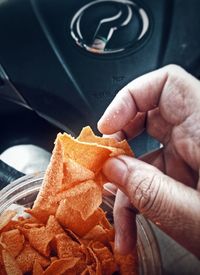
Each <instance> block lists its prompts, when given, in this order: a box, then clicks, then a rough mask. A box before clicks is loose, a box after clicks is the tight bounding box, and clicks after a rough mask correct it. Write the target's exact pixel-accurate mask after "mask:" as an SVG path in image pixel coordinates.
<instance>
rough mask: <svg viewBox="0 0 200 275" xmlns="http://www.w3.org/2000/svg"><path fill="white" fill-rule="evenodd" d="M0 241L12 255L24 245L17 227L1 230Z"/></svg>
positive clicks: (15, 255)
mask: <svg viewBox="0 0 200 275" xmlns="http://www.w3.org/2000/svg"><path fill="white" fill-rule="evenodd" d="M0 242H1V243H3V244H4V245H5V247H6V249H7V251H8V252H9V253H10V255H11V256H12V257H14V258H15V257H17V256H18V255H19V253H20V252H21V250H22V249H23V246H24V236H23V235H22V234H21V233H20V231H19V230H18V229H13V230H10V231H7V232H3V233H2V234H1V237H0Z"/></svg>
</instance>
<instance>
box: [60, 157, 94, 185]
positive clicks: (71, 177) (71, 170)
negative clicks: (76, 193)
mask: <svg viewBox="0 0 200 275" xmlns="http://www.w3.org/2000/svg"><path fill="white" fill-rule="evenodd" d="M63 172H64V176H63V189H65V190H66V189H69V188H70V187H72V186H73V185H75V184H77V183H80V182H83V181H86V180H91V179H94V173H93V172H92V171H91V170H89V169H87V168H85V167H84V166H82V165H80V164H79V163H78V162H76V161H74V160H72V159H70V158H66V159H65V162H64V167H63Z"/></svg>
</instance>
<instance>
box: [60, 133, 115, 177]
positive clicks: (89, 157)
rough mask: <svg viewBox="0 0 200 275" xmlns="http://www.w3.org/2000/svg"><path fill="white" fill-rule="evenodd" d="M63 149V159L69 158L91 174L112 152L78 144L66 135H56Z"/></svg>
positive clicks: (102, 148)
mask: <svg viewBox="0 0 200 275" xmlns="http://www.w3.org/2000/svg"><path fill="white" fill-rule="evenodd" d="M57 138H58V140H60V141H61V143H62V144H63V148H64V159H68V158H71V159H73V160H74V161H76V162H77V163H79V164H81V165H82V166H84V167H86V168H87V169H89V170H91V171H92V172H94V173H96V172H98V171H99V170H100V169H101V167H102V165H103V163H104V162H105V160H106V159H108V157H109V156H110V154H111V152H112V150H110V149H109V148H106V147H103V146H99V145H98V144H94V143H91V144H89V143H86V142H79V141H78V140H76V139H74V138H73V137H71V136H69V135H67V134H65V133H64V134H58V137H57Z"/></svg>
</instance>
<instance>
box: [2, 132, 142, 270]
mask: <svg viewBox="0 0 200 275" xmlns="http://www.w3.org/2000/svg"><path fill="white" fill-rule="evenodd" d="M119 154H126V155H129V156H133V153H132V151H131V149H130V147H129V145H128V143H127V142H126V141H121V142H118V141H116V140H115V139H113V138H102V137H97V136H95V135H94V133H93V132H92V130H91V128H90V127H85V128H83V130H82V131H81V133H80V135H79V137H78V138H77V139H75V138H73V137H71V136H70V135H68V134H66V133H64V134H58V136H57V139H56V141H55V147H54V150H53V154H52V157H51V160H50V163H49V166H48V168H47V171H46V173H45V176H44V180H43V183H42V186H41V189H40V191H39V193H38V196H37V198H36V200H35V202H34V205H33V207H32V209H26V212H27V213H29V214H30V215H31V216H30V217H28V218H24V217H19V218H18V219H17V220H16V219H15V221H13V220H12V218H13V217H14V216H15V214H16V213H15V212H14V211H7V212H5V213H3V214H2V215H1V216H0V275H7V274H8V275H18V274H20V275H22V274H23V275H26V274H30V275H31V274H32V275H49V274H58V275H59V274H60V275H61V274H72V275H75V274H81V275H86V274H87V275H88V274H89V275H93V274H94V275H102V274H106V275H111V274H113V273H114V272H120V274H136V273H137V272H136V271H137V269H136V268H135V266H136V265H137V255H128V256H121V255H118V254H117V253H115V252H114V249H113V248H114V234H115V232H114V228H113V226H112V225H111V224H110V222H109V221H108V219H107V216H106V213H105V212H104V211H103V210H102V209H101V208H100V206H101V203H102V192H103V184H104V183H105V182H106V178H105V176H104V175H103V173H102V170H101V169H102V167H103V165H104V162H105V161H106V160H107V159H108V158H109V157H111V156H117V155H119ZM134 272H135V273H134Z"/></svg>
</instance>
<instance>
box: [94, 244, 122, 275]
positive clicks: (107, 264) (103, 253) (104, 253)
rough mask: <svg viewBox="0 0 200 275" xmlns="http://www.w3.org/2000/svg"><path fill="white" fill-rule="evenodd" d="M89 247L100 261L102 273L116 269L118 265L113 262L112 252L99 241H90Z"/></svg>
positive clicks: (108, 272)
mask: <svg viewBox="0 0 200 275" xmlns="http://www.w3.org/2000/svg"><path fill="white" fill-rule="evenodd" d="M91 248H92V250H93V251H94V253H95V254H96V256H97V258H98V259H99V261H100V262H101V267H102V273H103V274H113V273H114V272H116V271H117V269H118V267H117V265H116V262H115V258H114V255H113V254H112V252H111V251H110V250H109V249H108V247H106V246H105V245H104V244H102V243H101V242H98V241H96V242H92V243H91Z"/></svg>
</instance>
